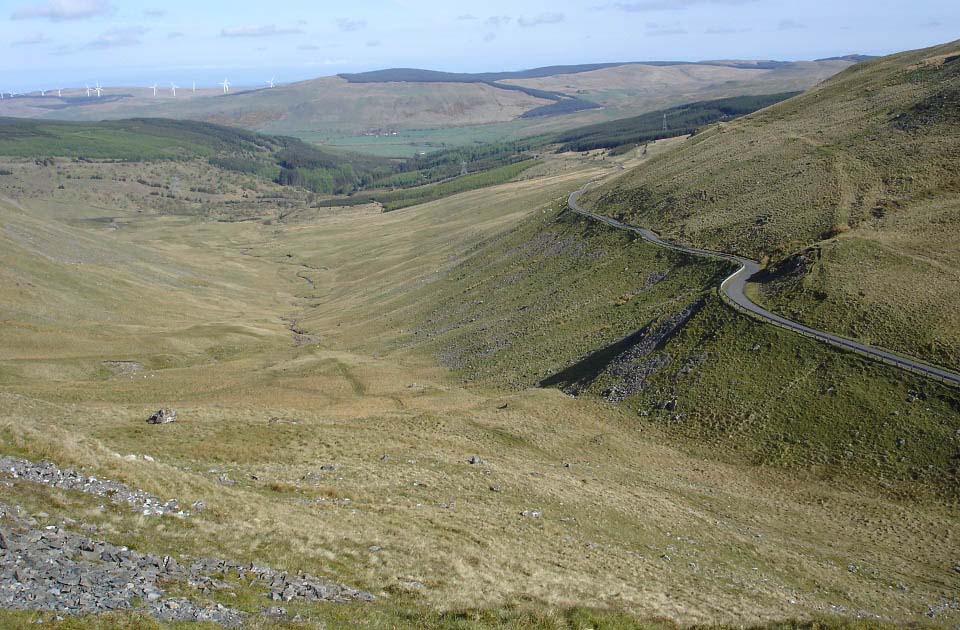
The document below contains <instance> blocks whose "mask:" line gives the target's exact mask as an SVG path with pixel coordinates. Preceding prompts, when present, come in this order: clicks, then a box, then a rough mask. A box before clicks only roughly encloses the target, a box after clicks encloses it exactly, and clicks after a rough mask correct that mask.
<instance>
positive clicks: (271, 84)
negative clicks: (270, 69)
mask: <svg viewBox="0 0 960 630" xmlns="http://www.w3.org/2000/svg"><path fill="white" fill-rule="evenodd" d="M275 78H276V77H270V79H269V80H268V81H267V85H269V86H270V87H273V80H274V79H275Z"/></svg>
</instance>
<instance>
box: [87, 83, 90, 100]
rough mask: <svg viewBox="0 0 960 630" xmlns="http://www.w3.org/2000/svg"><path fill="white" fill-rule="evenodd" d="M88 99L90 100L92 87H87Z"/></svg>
mask: <svg viewBox="0 0 960 630" xmlns="http://www.w3.org/2000/svg"><path fill="white" fill-rule="evenodd" d="M87 98H90V86H89V85H88V86H87Z"/></svg>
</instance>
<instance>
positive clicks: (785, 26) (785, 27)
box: [777, 19, 807, 31]
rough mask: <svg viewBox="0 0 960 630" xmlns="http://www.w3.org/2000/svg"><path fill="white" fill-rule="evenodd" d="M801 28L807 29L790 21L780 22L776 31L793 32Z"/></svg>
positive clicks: (798, 23) (794, 21)
mask: <svg viewBox="0 0 960 630" xmlns="http://www.w3.org/2000/svg"><path fill="white" fill-rule="evenodd" d="M801 28H807V27H806V26H805V25H804V24H801V23H800V22H797V21H796V20H791V19H786V20H780V24H778V25H777V30H778V31H795V30H798V29H801Z"/></svg>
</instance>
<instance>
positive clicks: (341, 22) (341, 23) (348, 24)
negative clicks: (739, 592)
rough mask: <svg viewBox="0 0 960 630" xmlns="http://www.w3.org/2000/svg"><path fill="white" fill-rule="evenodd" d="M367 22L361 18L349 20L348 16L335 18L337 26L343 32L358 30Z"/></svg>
mask: <svg viewBox="0 0 960 630" xmlns="http://www.w3.org/2000/svg"><path fill="white" fill-rule="evenodd" d="M366 25H367V23H366V22H364V21H363V20H351V19H349V18H339V19H338V20H337V28H339V29H340V30H341V31H343V32H344V33H350V32H352V31H359V30H360V29H362V28H364V27H366Z"/></svg>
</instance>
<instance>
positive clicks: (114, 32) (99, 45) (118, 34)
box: [83, 26, 150, 50]
mask: <svg viewBox="0 0 960 630" xmlns="http://www.w3.org/2000/svg"><path fill="white" fill-rule="evenodd" d="M149 30H150V29H148V28H145V27H143V26H130V27H126V28H119V27H114V28H109V29H107V30H106V31H104V32H103V33H101V34H100V36H99V37H97V38H96V39H95V40H93V41H92V42H88V43H87V44H84V46H83V49H84V50H103V49H106V48H118V47H121V46H136V45H137V44H140V43H141V40H140V36H141V35H144V34H146V33H147V32H148V31H149Z"/></svg>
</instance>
